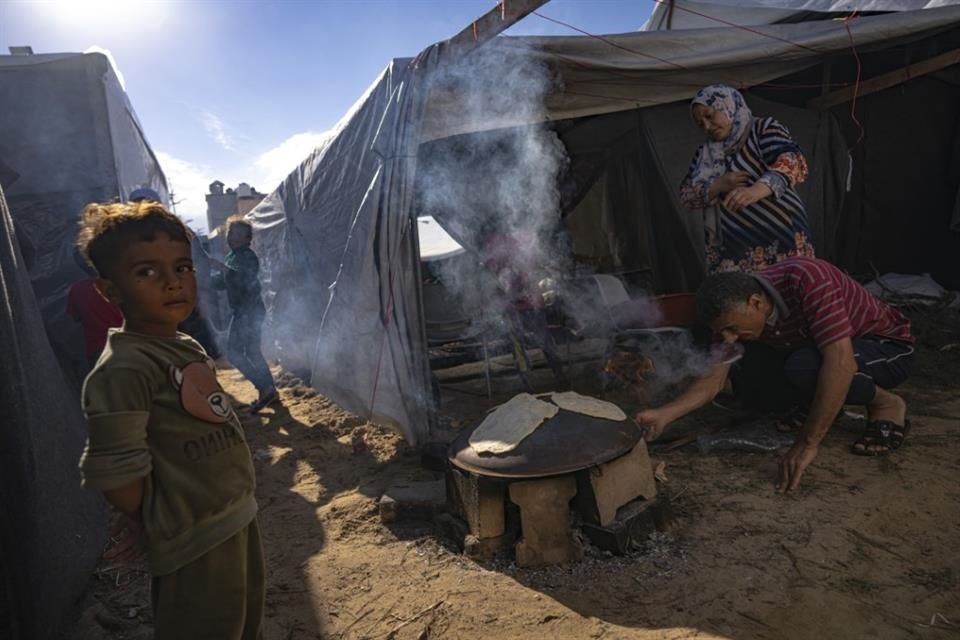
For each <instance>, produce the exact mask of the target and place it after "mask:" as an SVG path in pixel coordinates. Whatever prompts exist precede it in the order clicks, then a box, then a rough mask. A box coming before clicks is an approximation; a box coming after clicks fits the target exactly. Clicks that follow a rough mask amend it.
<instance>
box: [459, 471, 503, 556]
mask: <svg viewBox="0 0 960 640" xmlns="http://www.w3.org/2000/svg"><path fill="white" fill-rule="evenodd" d="M446 481H447V510H448V511H449V512H450V513H452V514H454V515H457V516H460V517H461V518H463V519H464V520H465V521H466V523H467V525H468V526H469V528H470V533H471V535H474V536H476V537H477V538H480V539H484V538H498V537H500V536H502V535H503V534H504V531H505V529H506V524H505V517H504V505H505V503H506V483H505V482H503V481H502V480H495V479H491V478H484V477H481V476H477V475H474V474H472V473H466V472H465V471H461V470H460V469H454V468H451V469H449V470H448V471H447V476H446Z"/></svg>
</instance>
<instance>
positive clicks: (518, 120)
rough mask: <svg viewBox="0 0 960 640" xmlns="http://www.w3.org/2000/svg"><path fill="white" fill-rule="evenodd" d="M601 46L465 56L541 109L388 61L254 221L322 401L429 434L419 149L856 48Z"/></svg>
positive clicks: (801, 30)
mask: <svg viewBox="0 0 960 640" xmlns="http://www.w3.org/2000/svg"><path fill="white" fill-rule="evenodd" d="M849 26H850V29H851V32H852V34H853V38H854V41H855V42H856V45H857V47H858V50H859V51H861V52H867V51H869V50H871V49H876V48H879V47H886V46H891V45H895V44H898V43H908V42H911V41H914V40H919V39H922V38H926V37H931V36H933V35H936V34H939V33H942V32H945V31H947V30H950V29H954V30H955V29H957V27H958V26H960V6H951V7H943V8H933V9H929V10H924V11H914V12H904V13H896V14H889V15H881V16H870V17H862V18H858V19H856V20H853V21H851V22H850V23H849ZM605 38H606V41H603V40H598V39H595V38H590V37H560V38H512V37H504V38H498V39H496V40H495V41H494V42H491V43H488V44H487V45H485V46H484V47H481V48H480V49H478V50H477V51H475V52H473V53H472V54H471V55H470V56H469V57H468V59H467V60H466V61H464V62H465V63H467V64H476V65H483V64H484V60H485V59H486V58H487V57H488V56H492V57H498V59H500V60H502V59H503V52H504V51H509V52H511V53H513V54H515V55H521V56H534V57H536V58H537V59H539V60H541V61H542V62H543V63H544V64H545V65H546V66H547V67H548V68H549V69H551V70H552V72H553V73H554V74H555V76H556V80H557V82H556V86H557V87H558V88H557V89H556V90H555V91H553V92H552V93H550V94H549V95H547V96H546V97H545V104H546V109H547V110H546V113H545V114H544V113H542V110H540V112H539V113H538V112H537V111H536V110H534V111H526V112H525V111H523V110H516V111H514V112H511V111H510V110H505V109H503V108H491V109H484V108H483V106H484V105H482V104H481V105H479V108H478V105H476V104H470V105H467V104H466V102H465V100H466V99H467V98H466V97H465V94H464V92H462V91H460V88H459V87H458V86H457V85H456V84H443V83H441V84H435V83H432V81H431V78H432V77H442V75H443V74H434V72H435V71H436V70H437V69H438V57H439V52H438V49H437V48H436V47H434V48H431V49H428V50H427V52H425V53H424V54H422V55H421V56H420V57H418V58H417V59H416V60H415V61H413V62H410V61H406V60H395V61H393V62H392V63H391V64H390V65H389V66H388V68H387V69H386V70H385V71H384V73H383V74H382V75H381V76H380V78H378V79H377V81H376V82H375V83H374V85H373V86H371V88H370V89H369V90H368V91H367V93H366V94H365V95H364V96H363V97H362V98H361V99H360V100H359V101H358V102H357V103H356V104H355V105H354V106H353V108H351V110H350V112H349V113H348V114H347V115H346V116H345V117H344V118H343V119H342V120H341V122H340V123H339V124H338V126H337V130H336V133H335V134H334V135H333V136H331V138H330V139H329V141H327V142H326V143H325V144H324V145H323V146H322V147H320V148H318V149H317V150H315V151H314V152H313V153H312V154H311V155H310V157H308V158H307V159H306V160H305V161H304V162H303V163H302V164H301V165H300V166H299V167H298V168H297V169H296V170H295V171H294V172H293V173H292V174H290V176H288V177H287V178H286V179H285V180H284V182H283V183H282V184H281V185H280V187H279V188H278V189H277V190H276V191H275V192H273V193H272V194H270V196H268V197H267V198H266V199H265V200H264V201H263V202H262V203H261V204H260V205H259V206H258V207H256V208H255V209H254V210H253V211H252V212H251V213H250V214H249V216H248V217H249V219H251V221H252V222H253V223H254V225H255V227H256V229H257V232H258V233H257V237H258V240H257V242H258V247H259V250H260V251H261V253H262V256H263V264H264V267H265V269H266V270H267V271H268V281H267V282H266V283H265V285H266V289H267V291H268V293H269V295H270V297H271V298H272V300H273V302H272V307H273V308H272V315H273V322H274V325H275V329H274V330H275V333H277V334H280V335H281V337H282V339H281V342H284V341H285V342H287V343H288V344H290V345H294V346H290V347H287V348H286V351H285V352H284V353H286V357H287V358H288V361H287V362H288V363H292V362H293V361H294V360H295V359H296V358H297V356H302V354H305V353H308V354H310V358H309V362H306V363H305V364H306V366H307V368H309V369H310V370H311V372H312V379H311V382H312V384H313V386H314V387H315V388H316V389H317V390H318V391H320V392H321V393H323V394H324V395H326V396H327V397H329V398H331V399H332V400H334V401H335V402H337V403H339V404H340V405H342V406H343V407H345V408H346V409H348V410H350V411H353V412H354V413H356V414H358V415H361V416H363V417H366V418H368V419H371V420H373V421H375V422H380V423H383V424H390V425H394V426H395V427H397V428H398V429H400V430H401V431H402V432H403V433H404V435H405V436H406V437H407V439H408V440H409V441H410V442H411V443H417V442H420V441H423V440H424V439H427V438H429V436H430V427H429V424H430V421H429V414H430V404H429V399H430V384H429V364H428V360H427V353H426V348H425V345H424V342H425V340H424V335H423V318H422V308H421V301H420V296H421V291H420V274H419V260H418V255H417V238H416V236H417V227H418V225H417V224H416V223H415V220H416V218H415V212H414V210H413V207H412V206H411V203H412V197H413V194H412V192H413V181H414V177H415V175H416V170H417V166H416V165H417V149H418V145H419V144H423V143H425V142H427V141H432V140H438V139H441V138H447V137H449V136H454V135H457V134H463V133H468V132H480V131H487V130H491V129H495V128H500V127H507V126H515V125H523V124H529V123H531V122H533V121H535V119H536V118H549V119H551V120H559V119H569V118H577V117H582V116H590V115H599V114H607V113H613V112H618V111H626V110H633V109H638V108H642V107H647V106H651V105H659V104H666V103H671V102H676V101H679V100H686V99H689V98H690V97H691V96H692V95H693V94H694V93H695V92H696V91H697V90H698V89H699V88H700V87H702V86H703V85H706V84H711V83H716V82H726V83H731V84H734V85H736V86H752V85H755V84H759V83H763V82H767V81H770V80H772V79H775V78H778V77H782V76H784V75H787V74H789V73H792V72H795V71H799V70H802V69H804V68H807V67H808V66H811V65H814V64H816V63H818V62H820V61H822V60H823V59H825V58H827V57H829V56H837V55H843V54H846V53H847V52H849V50H850V40H849V36H848V33H847V29H846V27H845V25H844V24H842V23H840V22H834V21H821V22H811V23H799V24H784V25H775V26H767V27H758V28H756V29H754V30H753V31H744V30H741V29H734V28H727V29H701V30H691V31H687V32H684V33H682V34H679V33H672V32H663V31H662V32H653V33H633V34H625V35H617V36H605ZM611 43H612V44H611ZM496 93H498V92H496V91H490V92H489V94H490V95H488V97H487V99H488V100H489V101H490V102H491V104H492V105H493V106H498V105H497V104H496V101H497V100H499V99H501V98H502V96H498V95H493V94H496ZM499 93H500V94H503V93H506V92H504V91H501V92H499ZM474 97H475V96H474ZM499 106H502V105H499ZM468 107H469V108H468ZM464 114H471V116H470V117H467V116H466V115H464ZM476 114H481V116H480V117H476ZM484 114H485V115H484ZM531 114H533V115H531Z"/></svg>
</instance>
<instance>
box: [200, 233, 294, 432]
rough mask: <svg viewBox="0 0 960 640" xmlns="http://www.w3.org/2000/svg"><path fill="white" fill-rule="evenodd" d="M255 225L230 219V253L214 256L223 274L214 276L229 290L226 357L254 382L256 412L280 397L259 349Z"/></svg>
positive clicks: (218, 284) (260, 318) (263, 311)
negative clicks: (230, 315) (253, 244)
mask: <svg viewBox="0 0 960 640" xmlns="http://www.w3.org/2000/svg"><path fill="white" fill-rule="evenodd" d="M252 241H253V227H252V226H251V225H250V223H249V222H246V221H245V220H243V219H241V218H231V219H230V220H229V221H228V224H227V246H229V247H230V252H229V253H227V256H226V258H224V261H223V262H217V261H215V260H213V259H211V262H213V263H214V264H215V265H216V266H218V267H220V269H221V270H222V273H220V274H218V275H217V276H215V277H214V286H215V287H217V288H220V289H226V291H227V302H228V303H229V304H230V311H231V313H232V317H231V319H230V335H229V337H228V338H227V357H228V358H229V359H230V362H231V363H232V364H233V366H235V367H236V368H237V369H239V370H240V373H242V374H243V375H244V376H245V377H246V378H247V380H249V381H250V382H252V383H253V386H255V387H256V388H257V391H258V392H259V393H260V397H259V398H258V399H257V401H256V402H254V403H253V404H252V405H250V411H251V412H252V413H257V412H258V411H260V410H261V409H263V408H264V407H266V406H267V405H269V404H271V403H273V402H275V401H276V400H277V399H278V395H277V388H276V386H275V385H274V382H273V376H272V375H271V374H270V367H268V366H267V361H266V360H264V358H263V353H262V352H261V351H260V343H261V330H262V328H263V318H264V316H265V315H266V309H265V308H264V306H263V299H262V298H261V297H260V279H259V276H260V261H259V260H258V259H257V254H256V253H254V252H253V249H251V248H250V243H251V242H252Z"/></svg>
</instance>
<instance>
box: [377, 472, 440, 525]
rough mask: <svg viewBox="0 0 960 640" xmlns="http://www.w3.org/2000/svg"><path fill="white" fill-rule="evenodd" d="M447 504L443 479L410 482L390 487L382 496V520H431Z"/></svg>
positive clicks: (391, 522) (392, 521)
mask: <svg viewBox="0 0 960 640" xmlns="http://www.w3.org/2000/svg"><path fill="white" fill-rule="evenodd" d="M445 504H446V488H445V486H444V481H443V480H430V481H427V482H408V483H405V484H399V485H396V486H393V487H390V488H389V489H388V490H387V491H386V493H384V494H383V495H382V496H381V497H380V501H379V503H378V505H379V508H380V521H381V522H382V523H383V524H393V523H394V522H405V521H410V520H425V521H427V522H429V521H430V520H432V519H433V516H434V515H436V514H437V513H440V512H441V511H443V509H444V505H445Z"/></svg>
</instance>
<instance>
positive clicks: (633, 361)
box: [604, 351, 657, 406]
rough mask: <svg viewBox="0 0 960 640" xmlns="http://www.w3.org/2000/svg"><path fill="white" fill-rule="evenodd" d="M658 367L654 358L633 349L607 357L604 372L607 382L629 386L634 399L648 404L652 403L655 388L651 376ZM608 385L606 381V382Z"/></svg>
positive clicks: (640, 403)
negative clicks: (651, 382)
mask: <svg viewBox="0 0 960 640" xmlns="http://www.w3.org/2000/svg"><path fill="white" fill-rule="evenodd" d="M656 371H657V367H656V365H655V364H654V362H653V359H652V358H650V357H649V356H645V355H643V354H642V353H635V352H632V351H617V352H615V353H614V354H613V355H611V356H610V357H609V358H608V359H607V365H606V367H605V368H604V372H605V373H606V376H607V382H608V383H609V382H613V383H614V386H618V385H617V382H619V383H620V385H619V386H623V387H627V388H628V389H629V392H630V395H631V396H632V397H633V401H634V402H636V403H638V404H639V405H641V406H647V405H649V404H650V403H651V401H652V397H651V394H653V392H654V389H653V388H651V387H652V386H653V385H651V384H650V381H651V378H652V377H653V376H654V375H655V374H656ZM604 386H605V387H606V383H605V384H604Z"/></svg>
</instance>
